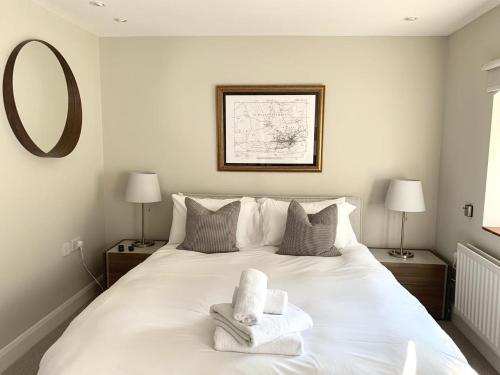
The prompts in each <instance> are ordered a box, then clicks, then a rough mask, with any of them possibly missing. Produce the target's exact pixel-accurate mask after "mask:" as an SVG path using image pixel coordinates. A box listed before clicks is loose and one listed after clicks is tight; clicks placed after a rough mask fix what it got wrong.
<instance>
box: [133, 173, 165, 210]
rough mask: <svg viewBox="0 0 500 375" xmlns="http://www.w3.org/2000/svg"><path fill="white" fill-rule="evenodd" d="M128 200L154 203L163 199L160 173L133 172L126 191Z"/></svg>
mask: <svg viewBox="0 0 500 375" xmlns="http://www.w3.org/2000/svg"><path fill="white" fill-rule="evenodd" d="M125 199H126V200H127V202H133V203H152V202H160V201H161V192H160V183H159V182H158V175H157V174H156V173H149V172H132V173H130V175H129V177H128V183H127V190H126V192H125Z"/></svg>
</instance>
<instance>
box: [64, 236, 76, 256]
mask: <svg viewBox="0 0 500 375" xmlns="http://www.w3.org/2000/svg"><path fill="white" fill-rule="evenodd" d="M78 241H80V236H78V237H76V238H73V239H72V240H71V241H69V242H64V243H63V244H62V248H61V255H62V256H63V257H65V256H68V255H69V254H71V253H72V252H73V251H75V250H78Z"/></svg>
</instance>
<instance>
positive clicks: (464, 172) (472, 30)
mask: <svg viewBox="0 0 500 375" xmlns="http://www.w3.org/2000/svg"><path fill="white" fill-rule="evenodd" d="M498 25H500V7H497V8H495V9H493V10H492V11H490V12H488V13H487V14H485V15H484V16H482V17H480V18H479V19H477V20H476V21H474V22H472V23H471V24H469V25H467V26H466V27H464V28H463V29H462V30H459V31H458V32H456V33H455V34H453V35H452V36H451V37H450V38H449V44H448V63H447V84H446V92H445V97H446V103H445V117H444V124H443V144H442V158H441V174H440V192H439V220H438V228H437V248H438V250H439V251H440V252H441V253H442V254H444V255H445V256H446V257H447V258H449V259H451V258H452V256H453V255H452V254H453V252H454V251H455V249H456V244H457V242H459V241H464V242H471V243H473V244H475V245H477V246H479V247H481V248H483V249H485V250H487V251H489V252H490V253H491V254H493V255H495V256H497V257H498V256H500V238H498V237H495V236H494V235H492V234H489V233H486V232H485V231H483V230H482V229H481V226H482V223H483V209H484V196H485V187H486V172H487V164H488V148H489V147H488V146H489V136H490V128H491V114H492V106H493V95H491V94H488V93H486V73H485V72H483V71H481V66H482V65H483V64H484V63H487V62H489V61H491V60H493V59H497V58H500V33H499V29H498ZM467 202H471V203H473V204H474V206H475V207H474V208H475V211H474V212H475V215H474V217H473V218H472V219H469V218H466V217H465V216H463V213H462V210H461V207H462V206H463V205H464V203H467Z"/></svg>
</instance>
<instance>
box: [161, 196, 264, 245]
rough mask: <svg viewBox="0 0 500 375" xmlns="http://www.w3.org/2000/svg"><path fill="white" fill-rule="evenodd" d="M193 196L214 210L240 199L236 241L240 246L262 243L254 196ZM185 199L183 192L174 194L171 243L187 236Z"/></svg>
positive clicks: (257, 206) (258, 215) (257, 208)
mask: <svg viewBox="0 0 500 375" xmlns="http://www.w3.org/2000/svg"><path fill="white" fill-rule="evenodd" d="M191 198H192V199H193V200H195V201H196V202H198V203H199V204H201V205H202V206H204V207H206V208H208V209H209V210H212V211H216V210H218V209H219V208H221V207H223V206H225V205H226V204H229V203H231V202H235V201H240V202H241V208H240V214H239V216H238V226H237V228H236V243H237V245H238V247H240V248H241V247H247V246H259V245H260V244H261V243H262V234H261V231H260V213H259V205H258V203H257V201H256V200H255V199H254V198H250V197H243V198H230V199H213V198H194V197H191ZM185 199H186V196H185V195H183V194H172V201H173V203H174V208H173V212H172V226H171V227H170V236H169V239H168V243H169V244H179V243H182V241H184V238H185V237H186V216H187V209H186V203H185Z"/></svg>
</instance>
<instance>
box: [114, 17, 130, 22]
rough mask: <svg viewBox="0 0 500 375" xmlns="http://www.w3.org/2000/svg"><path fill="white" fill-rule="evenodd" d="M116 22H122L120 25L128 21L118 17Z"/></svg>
mask: <svg viewBox="0 0 500 375" xmlns="http://www.w3.org/2000/svg"><path fill="white" fill-rule="evenodd" d="M114 20H115V22H120V23H125V22H127V21H128V20H127V19H126V18H123V17H116V18H115V19H114Z"/></svg>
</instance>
